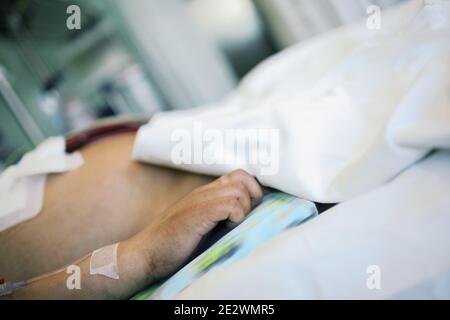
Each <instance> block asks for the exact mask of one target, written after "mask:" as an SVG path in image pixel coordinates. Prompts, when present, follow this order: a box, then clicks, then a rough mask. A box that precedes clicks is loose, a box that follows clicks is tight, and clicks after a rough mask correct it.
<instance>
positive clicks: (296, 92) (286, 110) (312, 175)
mask: <svg viewBox="0 0 450 320" xmlns="http://www.w3.org/2000/svg"><path fill="white" fill-rule="evenodd" d="M449 92H450V1H447V0H440V1H439V0H437V1H427V2H426V3H424V2H423V1H412V2H408V3H406V4H403V5H402V6H400V7H397V8H394V9H392V10H390V11H386V12H382V14H381V29H380V30H372V29H368V28H367V27H366V24H365V23H364V24H361V25H356V26H351V27H348V28H344V29H339V30H336V31H333V32H331V33H328V34H325V35H323V36H320V37H317V38H314V39H311V40H309V41H306V42H304V43H301V44H299V45H297V46H295V47H292V48H290V49H288V50H285V51H283V52H281V53H279V54H277V55H275V56H274V57H272V58H270V59H268V60H267V61H265V62H264V63H262V64H261V65H260V66H259V67H257V68H256V69H255V70H254V71H252V72H251V73H250V74H249V75H248V76H247V77H246V78H245V79H244V80H243V81H242V83H241V84H240V86H239V87H238V89H237V90H236V91H235V92H234V93H233V95H232V96H231V97H230V98H229V99H227V100H226V101H225V102H223V103H219V104H217V105H215V106H208V107H207V108H205V107H202V108H198V109H194V110H188V111H180V112H172V113H161V114H157V115H156V116H155V117H154V118H153V119H152V120H151V121H150V122H149V123H148V124H147V125H146V126H144V127H142V128H141V129H140V130H139V133H138V136H137V139H136V143H135V148H134V158H135V159H137V160H141V161H147V162H153V163H157V164H163V165H167V166H176V167H177V168H182V169H185V170H191V171H195V172H200V173H208V174H213V175H221V174H224V173H226V172H228V171H230V170H232V169H235V168H237V167H241V168H243V169H245V170H247V171H249V172H251V173H253V174H254V175H256V176H257V177H258V179H259V180H260V181H261V182H262V183H263V184H265V185H268V186H272V187H275V188H277V189H279V190H282V191H285V192H288V193H291V194H294V195H297V196H299V197H303V198H306V199H310V200H314V201H319V202H340V201H344V200H347V199H351V198H353V197H355V196H356V195H359V194H361V193H363V192H366V191H369V190H371V189H373V188H375V187H377V186H380V185H382V184H384V183H386V182H387V181H389V180H390V179H392V178H393V177H395V176H396V175H397V174H399V173H400V172H401V171H402V170H404V169H405V168H407V167H408V166H409V165H411V164H413V163H415V162H416V161H418V160H419V159H421V158H422V157H423V156H424V155H426V154H427V153H428V152H429V151H430V150H431V149H433V148H449V147H450V98H449ZM199 122H201V125H202V127H203V129H204V130H206V129H210V128H213V129H220V130H226V129H233V128H235V129H236V128H239V129H242V128H272V129H277V130H279V133H280V135H279V136H280V143H279V155H280V157H279V166H278V167H279V170H277V172H276V174H269V175H268V174H261V170H260V169H261V168H260V167H259V166H258V165H251V164H248V163H242V162H239V161H235V162H234V163H231V164H229V163H220V161H218V163H213V164H206V163H204V162H199V163H191V164H181V165H175V164H174V163H173V162H172V161H171V157H172V152H173V150H174V146H176V145H177V141H175V140H174V137H173V133H174V132H175V131H176V130H179V129H183V130H185V131H186V132H189V133H191V135H192V137H194V136H195V132H194V131H195V125H196V124H198V123H199ZM205 144H207V143H206V142H205ZM209 148H210V151H211V149H212V150H213V152H212V154H224V153H225V154H228V153H230V152H231V150H226V148H227V146H225V145H220V144H218V145H215V146H209ZM219 149H220V150H219Z"/></svg>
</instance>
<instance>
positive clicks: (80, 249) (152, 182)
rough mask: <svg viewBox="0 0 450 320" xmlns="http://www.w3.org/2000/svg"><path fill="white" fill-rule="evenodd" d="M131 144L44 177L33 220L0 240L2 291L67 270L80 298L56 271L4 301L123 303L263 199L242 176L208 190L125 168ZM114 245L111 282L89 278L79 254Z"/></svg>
mask: <svg viewBox="0 0 450 320" xmlns="http://www.w3.org/2000/svg"><path fill="white" fill-rule="evenodd" d="M133 138H134V135H133V134H126V135H121V136H116V137H114V138H110V139H107V140H103V141H100V142H97V143H95V144H93V145H90V146H87V147H86V148H84V149H83V150H82V151H81V152H82V155H83V157H84V158H85V162H86V163H85V165H83V166H82V167H81V168H79V169H77V170H75V171H73V172H70V173H65V174H59V175H53V176H50V177H49V179H48V182H47V185H46V190H45V199H44V207H43V210H42V212H41V213H40V214H39V215H38V216H37V217H36V218H34V219H31V220H29V221H26V222H24V223H21V224H19V225H17V226H15V227H12V228H10V229H7V230H6V231H4V232H2V233H0V243H1V245H0V255H1V256H3V257H8V259H1V260H0V274H1V276H2V277H3V278H5V279H6V280H7V281H23V280H27V279H31V278H33V277H36V276H40V275H42V274H45V273H48V272H52V271H54V270H57V269H58V268H61V267H64V266H66V265H69V264H76V265H78V266H80V267H81V279H82V283H81V286H82V288H83V290H67V287H66V280H67V277H68V275H67V274H66V269H65V268H64V269H62V270H61V271H60V272H57V273H55V274H51V275H49V276H46V277H43V278H41V279H38V280H37V281H32V282H30V283H29V284H27V285H26V286H24V287H22V288H20V289H18V290H16V291H15V293H14V294H13V295H10V296H9V297H13V298H64V297H66V298H126V297H129V296H131V295H132V294H133V293H135V292H136V291H137V290H139V289H142V288H143V287H145V286H146V285H148V284H149V283H151V282H152V281H154V280H156V279H159V278H161V277H164V276H166V275H168V274H169V273H170V272H173V271H174V270H176V268H178V267H179V266H180V265H181V264H182V263H183V262H184V261H185V260H186V258H188V257H189V255H190V254H191V253H192V251H193V250H194V249H195V248H196V246H197V244H198V243H199V241H200V240H201V239H202V237H203V236H204V235H205V234H206V233H208V232H209V231H210V230H212V229H213V228H214V226H215V225H216V224H217V223H218V222H219V221H222V220H227V219H229V220H231V221H233V222H239V221H242V220H243V219H244V217H245V215H246V214H247V213H248V212H249V211H250V209H251V208H252V206H253V205H254V204H255V203H256V202H258V201H259V200H260V199H261V197H262V195H263V191H262V188H261V186H260V185H259V183H258V182H257V181H256V180H255V179H254V178H253V177H251V176H250V175H249V174H247V173H246V172H244V171H234V172H232V173H230V174H227V175H225V176H223V177H221V178H219V179H217V180H215V181H213V179H212V178H210V177H207V176H201V175H195V174H190V173H184V172H179V171H176V170H171V169H166V168H161V167H157V166H151V165H143V164H139V163H136V162H134V161H132V159H131V158H130V154H131V147H132V144H133ZM99 179H100V180H99ZM117 242H120V245H119V247H118V251H117V260H118V261H117V263H118V266H119V270H120V279H118V280H115V279H109V278H107V277H103V276H101V275H98V276H92V275H89V253H91V252H92V251H93V250H94V249H98V248H100V247H103V246H105V245H109V244H113V243H117ZM86 254H88V256H85V255H86ZM83 256H85V257H84V258H81V259H80V260H78V261H75V260H76V259H78V258H80V257H83Z"/></svg>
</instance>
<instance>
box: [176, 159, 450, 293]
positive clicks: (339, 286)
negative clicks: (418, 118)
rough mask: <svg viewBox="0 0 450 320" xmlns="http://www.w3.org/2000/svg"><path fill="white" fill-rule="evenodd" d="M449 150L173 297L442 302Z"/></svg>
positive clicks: (449, 222) (447, 284)
mask: <svg viewBox="0 0 450 320" xmlns="http://www.w3.org/2000/svg"><path fill="white" fill-rule="evenodd" d="M449 195H450V152H449V151H445V152H444V151H441V152H439V153H438V154H434V155H432V156H431V157H429V158H427V159H426V160H425V161H423V162H421V163H420V164H418V165H415V166H414V167H412V168H410V169H408V170H407V171H405V172H404V173H402V174H401V175H400V176H398V177H397V178H396V179H395V180H394V181H392V182H390V183H388V184H386V185H385V186H383V187H380V188H378V189H377V190H374V191H371V192H368V193H366V194H364V195H361V196H359V197H356V198H355V199H353V200H350V201H347V202H345V203H342V204H339V205H337V206H335V207H333V208H332V209H330V210H327V211H326V212H324V213H323V214H321V215H319V216H318V217H317V218H314V219H312V220H310V221H308V222H306V223H305V224H303V225H300V226H299V227H296V228H294V229H291V230H289V231H287V232H285V233H283V234H282V235H280V236H279V237H277V238H276V239H274V240H272V241H270V242H269V243H267V244H266V245H264V246H262V247H260V248H258V249H257V250H256V251H254V252H253V253H252V254H250V255H249V256H247V257H246V258H244V259H243V260H241V261H238V262H236V263H234V264H232V265H230V266H228V267H218V268H217V269H215V270H212V271H211V272H210V273H207V274H206V275H205V276H204V277H202V278H200V279H199V280H198V281H196V282H195V283H194V284H192V285H191V286H190V287H189V288H187V289H186V290H184V291H183V292H182V293H181V294H180V295H179V296H178V297H177V298H181V299H182V298H184V299H349V298H352V299H382V298H383V299H384V298H447V299H449V298H450V232H449V230H450V196H449Z"/></svg>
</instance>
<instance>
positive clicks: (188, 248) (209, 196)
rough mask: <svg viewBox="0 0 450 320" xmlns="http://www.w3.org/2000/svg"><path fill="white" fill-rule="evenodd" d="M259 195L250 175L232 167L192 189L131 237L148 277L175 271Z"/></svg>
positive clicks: (239, 218) (243, 213) (237, 218)
mask: <svg viewBox="0 0 450 320" xmlns="http://www.w3.org/2000/svg"><path fill="white" fill-rule="evenodd" d="M262 197H263V190H262V188H261V186H260V185H259V183H258V182H257V181H256V179H255V178H254V177H252V176H251V175H250V174H248V173H247V172H245V171H244V170H236V171H233V172H231V173H229V174H227V175H224V176H222V177H220V178H218V179H217V180H215V181H213V182H211V183H209V184H207V185H204V186H202V187H200V188H197V189H195V190H193V191H192V192H191V193H189V194H188V195H186V196H185V197H184V198H182V199H181V200H179V201H178V202H177V203H175V204H174V205H172V206H171V207H169V208H168V209H166V211H165V212H164V214H163V216H162V219H161V220H160V221H157V222H155V223H153V224H151V225H149V226H147V227H146V228H145V229H144V230H143V231H141V232H140V233H138V234H137V235H136V236H135V237H134V238H135V241H137V242H138V246H137V247H138V248H139V250H141V251H142V252H143V257H145V258H144V259H146V260H147V265H148V266H149V267H148V268H149V270H148V272H150V273H151V275H152V277H154V278H160V277H163V276H165V275H167V274H169V273H171V272H173V271H175V270H176V269H177V268H178V267H179V266H180V265H181V264H182V263H183V262H184V261H185V260H186V259H187V258H188V257H189V256H190V254H191V253H192V252H193V251H194V249H195V248H196V247H197V245H198V243H199V242H200V240H201V239H202V238H203V237H204V236H205V235H206V234H207V233H208V232H209V231H211V230H212V229H213V228H214V227H215V226H216V225H217V223H219V222H220V221H223V220H230V221H232V222H235V223H238V222H241V221H242V220H243V219H244V218H245V217H246V215H247V214H248V213H249V212H250V210H251V209H252V207H253V206H254V205H255V204H256V203H257V202H259V201H260V200H261V199H262Z"/></svg>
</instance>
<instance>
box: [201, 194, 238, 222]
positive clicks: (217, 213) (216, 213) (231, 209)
mask: <svg viewBox="0 0 450 320" xmlns="http://www.w3.org/2000/svg"><path fill="white" fill-rule="evenodd" d="M201 211H202V212H203V213H204V214H206V215H207V216H206V217H204V218H207V219H208V220H210V221H212V222H214V223H217V222H220V221H224V220H228V219H229V220H231V221H233V222H240V221H242V220H243V219H244V218H245V216H246V214H247V212H245V210H244V208H243V207H242V205H241V203H240V201H239V200H238V199H236V197H226V198H222V199H216V200H213V201H210V203H209V204H207V208H205V210H201Z"/></svg>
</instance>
